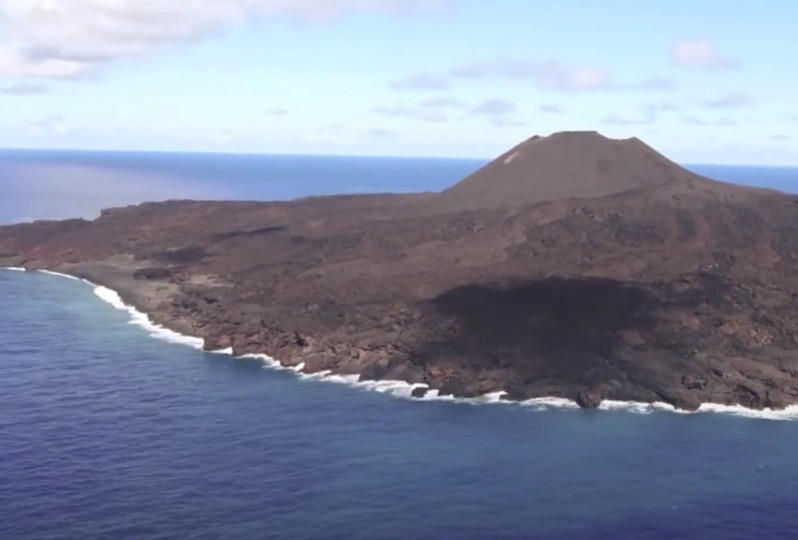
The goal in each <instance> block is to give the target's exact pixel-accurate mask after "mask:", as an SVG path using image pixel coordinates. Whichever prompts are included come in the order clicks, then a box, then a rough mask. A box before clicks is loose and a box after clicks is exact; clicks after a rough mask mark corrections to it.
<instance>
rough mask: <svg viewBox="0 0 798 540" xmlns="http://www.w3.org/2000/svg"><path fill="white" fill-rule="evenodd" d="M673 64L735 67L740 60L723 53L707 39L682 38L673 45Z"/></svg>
mask: <svg viewBox="0 0 798 540" xmlns="http://www.w3.org/2000/svg"><path fill="white" fill-rule="evenodd" d="M671 64H673V65H674V66H677V67H682V68H692V69H707V70H714V69H735V68H738V67H740V62H739V61H738V60H736V59H734V58H729V57H726V56H723V55H721V54H720V53H719V52H718V51H717V50H716V49H715V47H714V46H713V45H712V43H710V42H709V41H707V40H706V39H682V40H679V41H677V42H675V43H674V44H673V45H672V46H671Z"/></svg>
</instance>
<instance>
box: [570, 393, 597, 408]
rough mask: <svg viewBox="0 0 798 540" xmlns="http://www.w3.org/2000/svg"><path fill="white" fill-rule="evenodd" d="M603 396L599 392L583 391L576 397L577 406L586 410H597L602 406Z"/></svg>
mask: <svg viewBox="0 0 798 540" xmlns="http://www.w3.org/2000/svg"><path fill="white" fill-rule="evenodd" d="M601 401H602V396H601V392H599V391H598V390H582V391H581V392H579V393H578V394H577V395H576V404H577V405H579V406H580V407H583V408H585V409H595V408H596V407H598V406H599V405H601Z"/></svg>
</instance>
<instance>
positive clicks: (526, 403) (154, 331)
mask: <svg viewBox="0 0 798 540" xmlns="http://www.w3.org/2000/svg"><path fill="white" fill-rule="evenodd" d="M0 270H7V271H15V272H39V273H44V274H48V275H52V276H56V277H63V278H67V279H71V280H75V281H81V282H83V283H85V284H87V285H89V286H91V287H92V290H93V292H94V294H95V295H96V296H97V297H98V298H100V299H101V300H102V301H104V302H105V303H107V304H109V305H111V306H112V307H113V308H114V309H117V310H119V311H125V312H127V313H128V314H129V316H130V320H129V324H133V325H136V326H139V327H140V328H142V329H143V330H145V331H146V332H147V333H148V334H149V335H150V337H154V338H156V339H160V340H162V341H166V342H169V343H173V344H177V345H183V346H188V347H191V348H193V349H195V350H198V351H202V352H205V353H207V354H223V355H227V356H232V357H233V358H235V359H242V360H258V361H261V362H262V363H263V364H264V366H265V367H267V368H269V369H273V370H277V371H285V372H289V373H293V374H295V375H296V376H297V377H298V378H300V379H302V380H317V381H324V382H330V383H336V384H343V385H346V386H350V387H354V388H360V389H363V390H368V391H375V392H379V393H383V394H389V395H392V396H394V397H398V398H403V399H410V400H413V401H446V402H452V403H460V404H470V405H485V404H506V405H515V406H523V407H531V408H533V409H535V410H549V409H573V410H576V409H581V407H580V406H579V405H578V404H577V403H576V402H575V401H571V400H568V399H564V398H558V397H539V398H532V399H527V400H523V401H513V400H509V399H504V397H503V396H504V394H505V392H503V391H497V392H491V393H488V394H484V395H482V396H478V397H474V398H458V397H454V396H451V395H443V396H441V395H439V394H438V390H437V389H430V388H429V387H428V385H426V384H424V383H416V384H411V383H408V382H405V381H399V380H378V381H369V380H364V381H361V380H359V375H358V374H335V373H332V372H331V371H319V372H315V373H305V372H303V371H302V370H303V369H304V367H305V364H304V363H299V364H297V365H294V366H286V365H283V364H282V363H280V361H279V360H277V359H274V358H272V357H270V356H268V355H266V354H244V355H239V356H236V355H234V353H233V350H232V348H225V349H220V350H216V351H205V350H204V339H203V338H199V337H195V336H191V335H190V334H188V333H184V332H179V331H176V330H172V329H170V328H168V327H167V326H165V325H164V324H159V323H157V322H155V321H154V320H153V319H152V318H151V317H150V315H148V314H147V313H146V312H145V311H144V310H142V309H139V308H138V307H136V304H139V305H140V304H141V303H142V302H135V301H129V300H126V299H125V298H123V296H122V295H121V294H120V293H119V292H117V291H116V290H114V289H112V288H110V287H107V286H105V285H101V284H98V283H96V282H94V281H91V280H90V279H87V278H85V277H82V276H81V275H80V272H76V274H75V275H72V274H68V273H65V272H57V271H53V270H46V269H27V268H21V267H0ZM180 326H187V325H180ZM421 387H423V388H427V392H426V393H425V395H424V396H422V397H415V396H413V395H412V392H413V390H414V389H416V388H421ZM597 408H598V409H599V410H601V411H625V412H631V413H637V414H651V413H654V412H669V413H673V414H680V415H690V416H692V415H696V414H707V413H715V414H724V415H731V416H738V417H745V418H751V419H760V420H772V421H789V420H798V405H791V406H788V407H785V408H784V409H778V410H773V409H761V410H760V409H749V408H746V407H743V406H741V405H722V404H717V403H702V404H701V405H700V406H699V407H698V409H697V410H695V411H687V410H683V409H677V408H675V407H673V406H672V405H670V404H668V403H664V402H653V403H645V402H635V401H614V400H603V401H602V403H601V404H600V405H599V406H598V407H597Z"/></svg>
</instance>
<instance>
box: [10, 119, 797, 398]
mask: <svg viewBox="0 0 798 540" xmlns="http://www.w3.org/2000/svg"><path fill="white" fill-rule="evenodd" d="M511 156H512V159H511V160H510V157H511ZM569 156H570V157H569ZM584 156H588V157H590V159H593V160H594V161H595V162H585V160H586V159H587V158H585V157H584ZM619 156H620V158H619ZM621 158H622V159H621ZM580 159H581V160H582V162H580V161H579V160H580ZM532 162H534V163H536V165H534V166H531V165H529V164H530V163H532ZM540 163H544V165H545V167H542V166H541V165H540ZM558 167H559V168H558ZM529 170H532V171H538V172H535V175H536V174H539V171H541V170H542V171H544V172H545V175H546V176H545V177H540V178H539V177H537V176H535V175H532V176H531V177H530V176H529V174H531V173H529V172H528V171H529ZM580 175H581V176H580ZM581 178H584V185H582V184H579V182H578V181H577V180H579V179H581ZM575 179H576V180H575ZM574 182H576V183H574ZM597 183H598V184H597ZM538 186H543V187H541V189H538ZM553 186H554V187H553ZM562 186H564V187H562ZM560 187H562V189H561V192H557V189H560ZM555 188H556V189H555ZM492 190H493V191H492ZM0 266H20V267H25V268H30V269H37V268H43V269H50V270H55V271H58V272H63V273H67V274H73V275H76V276H79V277H83V278H85V279H88V280H89V281H92V282H94V283H97V284H99V285H103V286H105V287H108V288H110V289H113V290H115V291H117V292H118V293H119V295H120V297H121V298H122V299H123V300H124V301H125V302H127V303H129V304H130V305H132V306H134V307H135V308H137V309H138V310H140V311H142V312H144V313H146V314H148V315H149V316H150V317H151V318H152V319H153V320H154V321H155V322H156V323H158V324H162V325H164V326H165V327H167V328H170V329H172V330H174V331H177V332H180V333H182V334H186V335H192V336H197V337H200V338H202V339H203V340H204V343H205V348H206V350H211V351H213V350H220V349H228V348H231V349H232V351H233V353H234V354H235V355H237V356H241V355H248V354H265V355H268V356H270V357H272V358H277V359H279V361H280V363H281V364H282V365H285V366H288V367H295V366H297V365H299V364H302V365H303V372H305V373H319V372H324V371H330V372H332V373H336V374H342V375H353V376H354V375H357V376H358V377H359V378H360V379H361V380H400V381H405V382H407V383H408V384H415V385H422V384H423V385H426V387H427V388H428V389H434V390H436V391H437V392H438V393H439V394H440V395H449V396H455V397H462V398H473V397H475V396H481V395H485V394H495V393H497V392H505V394H504V398H505V399H507V400H513V401H526V400H529V399H535V398H550V397H553V398H562V399H567V400H570V401H574V402H576V403H578V404H579V405H580V406H581V407H586V408H595V407H599V406H601V404H602V403H603V402H607V401H609V402H617V401H623V402H640V403H667V404H669V405H671V406H673V407H676V408H678V409H682V410H688V411H694V410H697V409H698V408H699V407H700V406H701V404H702V403H716V404H721V405H728V406H733V405H741V406H744V407H747V408H749V409H757V410H763V409H784V408H785V407H788V406H790V405H794V404H797V403H798V310H797V309H796V307H798V275H796V274H795V271H794V270H795V268H796V267H798V198H795V197H793V196H789V195H785V194H781V193H777V192H773V191H767V190H755V189H751V188H745V187H740V186H731V185H728V184H723V183H720V182H715V181H712V180H709V179H706V178H702V177H698V176H696V175H694V174H692V173H690V172H688V171H686V170H684V169H682V168H681V167H679V166H678V165H676V164H674V163H672V162H670V161H668V160H667V159H666V158H664V157H663V156H661V155H659V154H657V153H656V152H654V151H653V150H651V149H650V148H648V147H647V146H645V145H644V144H643V143H642V142H640V141H637V140H624V141H613V140H610V139H606V138H603V137H601V136H600V135H598V134H591V133H588V134H584V133H577V134H567V133H566V134H555V135H552V136H550V137H548V138H539V137H538V138H533V139H530V140H529V141H526V142H524V143H522V144H521V145H519V146H518V147H516V148H514V149H511V150H510V151H509V152H508V153H507V154H505V155H504V156H500V157H499V158H498V159H497V160H496V161H495V162H493V163H491V164H489V165H488V166H486V167H485V168H483V169H481V170H480V171H477V173H475V174H474V175H472V176H471V177H469V178H467V179H466V180H464V181H463V182H461V183H460V184H458V185H456V186H454V187H453V188H452V189H451V190H446V191H444V192H443V193H440V194H415V195H362V196H340V197H318V198H309V199H299V200H296V201H290V202H272V203H266V202H230V201H167V202H163V203H148V204H143V205H139V206H132V207H126V208H117V209H111V210H107V211H104V212H103V213H102V215H101V216H100V217H99V218H97V219H95V220H91V221H87V220H67V221H59V222H55V221H44V222H34V223H30V224H21V225H15V226H11V227H0ZM423 393H424V390H423V389H421V388H419V389H418V390H417V397H421V396H422V394H423Z"/></svg>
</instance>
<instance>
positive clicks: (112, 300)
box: [83, 280, 232, 352]
mask: <svg viewBox="0 0 798 540" xmlns="http://www.w3.org/2000/svg"><path fill="white" fill-rule="evenodd" d="M83 281H85V282H86V283H88V284H90V285H91V286H93V287H94V294H96V295H97V296H98V297H99V298H100V299H101V300H103V301H104V302H107V303H108V304H111V305H112V306H113V307H114V308H115V309H118V310H120V311H126V312H127V313H128V314H130V324H134V325H136V326H139V327H141V328H143V329H144V330H145V331H146V332H147V333H148V334H149V335H151V336H152V337H154V338H157V339H161V340H163V341H168V342H169V343H175V344H178V345H186V346H188V347H191V348H192V349H197V350H200V351H201V350H202V348H203V346H204V344H205V340H203V339H202V338H198V337H192V336H186V335H184V334H180V333H179V332H175V331H174V330H169V329H168V328H164V327H163V326H161V325H159V324H155V323H154V322H152V320H150V318H149V317H148V316H147V315H146V314H145V313H142V312H141V311H139V310H137V309H136V308H134V307H132V306H129V305H127V304H125V303H124V302H123V301H122V299H121V298H120V297H119V294H118V293H117V292H116V291H113V290H111V289H109V288H108V287H103V286H101V285H95V284H94V283H91V282H89V281H87V280H83ZM231 352H232V351H231Z"/></svg>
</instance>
